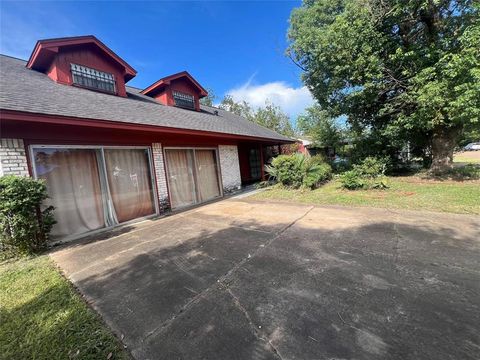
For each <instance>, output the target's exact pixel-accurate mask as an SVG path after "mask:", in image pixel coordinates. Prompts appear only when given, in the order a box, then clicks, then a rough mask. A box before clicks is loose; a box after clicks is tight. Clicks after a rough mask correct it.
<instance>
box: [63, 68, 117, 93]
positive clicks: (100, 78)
mask: <svg viewBox="0 0 480 360" xmlns="http://www.w3.org/2000/svg"><path fill="white" fill-rule="evenodd" d="M70 68H71V70H72V79H73V83H74V84H75V85H79V86H82V87H86V88H89V89H94V90H100V91H105V92H108V93H112V94H115V93H116V89H115V77H114V76H113V74H110V73H107V72H103V71H100V70H96V69H92V68H89V67H86V66H83V65H77V64H70Z"/></svg>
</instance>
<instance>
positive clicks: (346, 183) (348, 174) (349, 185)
mask: <svg viewBox="0 0 480 360" xmlns="http://www.w3.org/2000/svg"><path fill="white" fill-rule="evenodd" d="M340 183H341V184H342V187H343V188H345V189H348V190H356V189H361V188H363V186H364V185H365V184H364V181H363V179H362V177H361V176H360V174H359V173H358V172H357V171H355V170H349V171H345V172H344V173H343V174H342V175H341V176H340Z"/></svg>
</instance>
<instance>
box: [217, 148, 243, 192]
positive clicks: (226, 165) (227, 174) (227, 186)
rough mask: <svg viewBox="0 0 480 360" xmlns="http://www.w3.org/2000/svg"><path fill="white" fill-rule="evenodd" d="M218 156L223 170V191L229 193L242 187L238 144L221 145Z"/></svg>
mask: <svg viewBox="0 0 480 360" xmlns="http://www.w3.org/2000/svg"><path fill="white" fill-rule="evenodd" d="M218 156H219V158H220V169H221V171H222V183H223V192H224V193H229V192H232V191H235V190H238V189H240V187H241V185H242V180H241V178H240V162H239V160H238V148H237V146H236V145H219V146H218Z"/></svg>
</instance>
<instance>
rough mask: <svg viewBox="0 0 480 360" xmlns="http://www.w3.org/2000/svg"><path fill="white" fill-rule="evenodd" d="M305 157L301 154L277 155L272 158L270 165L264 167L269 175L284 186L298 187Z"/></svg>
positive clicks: (300, 182) (301, 178)
mask: <svg viewBox="0 0 480 360" xmlns="http://www.w3.org/2000/svg"><path fill="white" fill-rule="evenodd" d="M304 162H305V157H304V156H303V155H301V154H293V155H279V156H277V157H276V158H274V159H273V160H272V165H271V166H266V167H265V169H266V171H267V172H268V174H269V175H270V177H273V178H275V179H276V181H278V182H279V183H280V184H282V185H284V186H291V187H294V188H299V187H300V186H301V185H302V180H303V174H302V173H303V169H302V168H303V165H304Z"/></svg>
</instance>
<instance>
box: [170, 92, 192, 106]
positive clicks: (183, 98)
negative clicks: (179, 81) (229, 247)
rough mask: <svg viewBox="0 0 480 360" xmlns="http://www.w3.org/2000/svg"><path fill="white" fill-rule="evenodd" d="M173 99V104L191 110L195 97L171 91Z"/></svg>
mask: <svg viewBox="0 0 480 360" xmlns="http://www.w3.org/2000/svg"><path fill="white" fill-rule="evenodd" d="M173 100H174V101H175V106H178V107H182V108H186V109H192V110H194V109H195V99H194V97H193V96H192V95H190V94H185V93H182V92H179V91H173Z"/></svg>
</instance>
